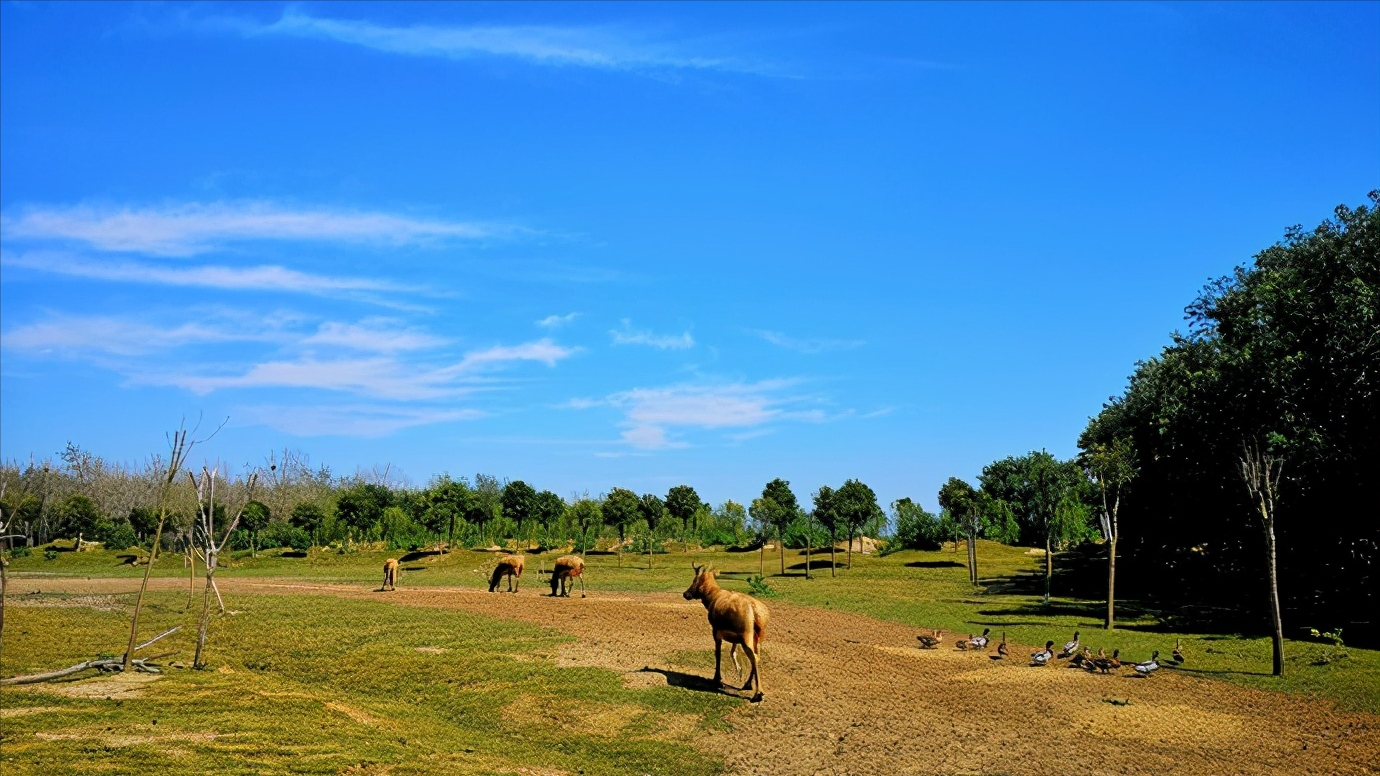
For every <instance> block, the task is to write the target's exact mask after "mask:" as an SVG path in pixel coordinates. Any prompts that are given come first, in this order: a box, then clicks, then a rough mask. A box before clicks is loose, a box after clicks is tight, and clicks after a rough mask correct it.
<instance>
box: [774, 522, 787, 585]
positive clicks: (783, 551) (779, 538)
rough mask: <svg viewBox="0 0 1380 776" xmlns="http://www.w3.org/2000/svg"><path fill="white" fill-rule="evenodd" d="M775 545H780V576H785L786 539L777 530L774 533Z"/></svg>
mask: <svg viewBox="0 0 1380 776" xmlns="http://www.w3.org/2000/svg"><path fill="white" fill-rule="evenodd" d="M776 543H777V544H780V545H781V576H783V577H784V576H786V537H785V536H783V535H782V533H781V531H780V530H779V529H778V530H777V532H776Z"/></svg>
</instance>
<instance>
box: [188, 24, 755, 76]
mask: <svg viewBox="0 0 1380 776" xmlns="http://www.w3.org/2000/svg"><path fill="white" fill-rule="evenodd" d="M208 24H209V25H210V26H215V27H222V28H229V29H233V30H235V31H238V32H239V33H241V34H243V35H246V36H269V35H273V36H284V37H295V38H312V39H317V40H330V41H335V42H337V43H344V44H349V45H354V46H361V47H363V48H367V49H372V50H374V51H381V52H385V53H389V54H398V55H403V56H418V57H438V58H443V59H457V60H458V59H471V58H476V57H502V58H509V59H518V60H522V61H525V62H529V63H532V64H536V65H547V66H568V67H587V68H598V69H603V70H633V71H642V70H701V71H713V70H717V71H727V72H742V73H755V74H759V75H771V74H772V70H773V68H771V67H768V66H766V65H765V64H764V63H760V62H750V61H747V60H744V59H742V58H741V57H727V56H706V55H703V54H693V53H688V52H687V46H686V45H685V44H683V43H669V42H665V41H658V40H655V39H653V38H652V37H651V36H649V35H648V34H646V33H643V32H639V31H637V30H634V29H630V28H627V27H619V26H601V27H560V26H551V25H509V26H504V25H448V26H441V25H412V26H407V27H398V26H389V25H386V24H378V23H375V22H370V21H363V20H350V19H331V18H325V17H320V16H311V15H309V14H305V13H302V12H301V11H298V10H296V9H291V8H289V9H288V10H287V11H285V12H284V13H283V15H282V17H281V18H280V19H279V20H278V21H276V22H273V23H271V24H259V23H256V22H252V21H249V20H245V19H224V18H222V19H218V20H214V21H213V22H209V23H208Z"/></svg>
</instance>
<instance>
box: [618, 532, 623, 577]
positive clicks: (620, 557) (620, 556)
mask: <svg viewBox="0 0 1380 776" xmlns="http://www.w3.org/2000/svg"><path fill="white" fill-rule="evenodd" d="M618 568H620V569H621V568H623V527H622V526H619V527H618Z"/></svg>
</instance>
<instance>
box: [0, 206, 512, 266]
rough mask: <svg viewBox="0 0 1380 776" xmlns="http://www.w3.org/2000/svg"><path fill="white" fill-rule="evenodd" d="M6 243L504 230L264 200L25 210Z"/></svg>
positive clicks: (179, 245) (210, 241)
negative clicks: (288, 204)
mask: <svg viewBox="0 0 1380 776" xmlns="http://www.w3.org/2000/svg"><path fill="white" fill-rule="evenodd" d="M0 231H3V234H4V236H5V237H6V238H7V239H19V240H57V241H66V242H77V243H84V244H86V245H88V246H90V247H92V248H95V249H97V250H102V251H124V252H136V253H147V254H152V255H158V256H193V255H196V254H199V253H204V252H206V251H209V250H214V249H216V248H220V247H223V246H225V245H229V244H233V243H237V242H246V241H256V240H285V241H299V242H302V241H310V242H336V243H359V242H373V243H383V244H389V245H403V244H411V243H423V242H432V241H437V240H450V239H469V240H473V239H480V238H484V237H490V236H495V235H497V234H501V233H508V232H511V231H512V229H505V228H502V227H497V226H493V225H488V224H478V223H467V222H459V221H439V220H427V219H418V218H409V217H406V216H398V215H393V214H389V213H379V212H369V211H348V210H330V209H325V208H315V209H293V208H287V207H283V206H280V205H276V204H273V203H269V202H233V203H230V202H216V203H210V204H201V203H183V204H175V205H166V206H162V207H144V208H133V207H123V208H112V207H99V206H94V205H78V206H73V207H51V208H45V207H28V208H24V209H22V210H21V211H20V213H19V214H18V215H17V216H6V217H4V218H3V219H0Z"/></svg>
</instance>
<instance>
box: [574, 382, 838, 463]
mask: <svg viewBox="0 0 1380 776" xmlns="http://www.w3.org/2000/svg"><path fill="white" fill-rule="evenodd" d="M794 385H795V382H794V381H791V380H765V381H761V382H757V383H730V384H725V385H675V386H669V387H666V388H634V389H633V390H630V391H623V392H620V393H615V394H611V395H609V396H607V397H605V398H603V399H599V400H590V399H576V400H573V401H571V402H569V403H568V405H567V406H569V407H571V408H574V409H585V408H589V407H594V406H608V407H614V408H617V409H620V410H622V411H623V412H624V419H623V421H622V422H621V423H620V425H621V426H622V427H623V429H624V430H623V431H622V432H621V436H622V439H623V441H624V442H626V443H628V444H629V445H632V446H633V447H637V448H641V449H647V450H656V449H665V448H671V447H683V446H685V445H686V443H685V442H683V441H681V440H678V439H675V438H674V437H673V435H672V434H673V432H674V430H675V429H685V428H692V429H728V428H731V429H752V428H756V427H760V426H764V425H767V424H770V423H775V422H780V421H788V420H794V421H809V422H818V421H822V420H824V414H823V413H822V412H820V411H818V410H814V409H798V407H799V406H800V405H801V404H802V403H804V402H805V401H806V399H805V398H804V397H800V396H793V395H790V394H788V393H787V391H788V389H789V388H791V387H792V386H794Z"/></svg>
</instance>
